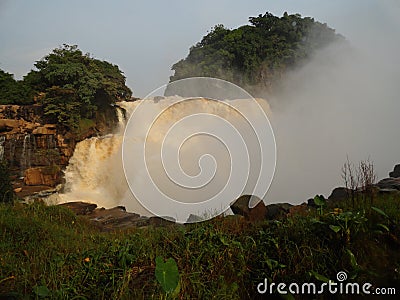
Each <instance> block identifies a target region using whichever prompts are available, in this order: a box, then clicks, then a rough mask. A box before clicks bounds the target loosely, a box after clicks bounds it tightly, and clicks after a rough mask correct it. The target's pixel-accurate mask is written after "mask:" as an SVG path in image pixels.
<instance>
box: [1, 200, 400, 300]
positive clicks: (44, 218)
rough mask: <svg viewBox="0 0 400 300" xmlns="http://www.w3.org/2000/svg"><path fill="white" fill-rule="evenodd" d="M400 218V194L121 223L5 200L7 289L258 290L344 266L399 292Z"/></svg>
mask: <svg viewBox="0 0 400 300" xmlns="http://www.w3.org/2000/svg"><path fill="white" fill-rule="evenodd" d="M372 207H373V208H372ZM399 225H400V197H399V196H398V194H394V195H393V194H392V195H387V196H383V195H381V196H376V197H375V199H374V202H373V204H372V205H371V203H370V202H369V201H359V202H358V203H357V202H356V204H355V205H354V206H353V205H350V203H346V202H341V203H336V204H335V205H334V206H332V205H331V207H329V205H328V206H326V207H324V209H323V211H322V210H315V209H311V210H308V211H305V212H304V211H303V212H302V213H299V214H293V215H290V216H288V217H287V218H284V219H281V220H275V221H265V222H260V223H248V222H246V221H244V220H243V219H242V218H237V217H227V218H215V219H213V220H211V221H207V222H203V223H198V224H191V225H185V226H183V225H176V226H166V227H147V228H137V229H132V230H129V231H123V232H114V233H101V232H99V231H98V230H97V229H96V228H95V227H94V226H93V225H92V224H91V223H90V222H89V221H87V220H85V219H83V218H81V217H78V216H75V215H74V214H73V213H72V212H70V211H69V210H67V209H65V208H62V207H58V206H45V205H43V204H38V203H36V204H32V205H26V204H15V205H6V204H0V299H41V298H47V299H143V298H144V299H168V298H176V299H254V298H257V297H258V296H259V295H258V294H257V285H258V283H259V282H261V281H263V280H264V278H267V279H268V282H276V283H279V282H284V283H287V284H289V283H291V282H298V283H304V282H315V283H316V284H321V283H322V282H323V281H326V280H327V279H332V280H336V274H337V273H338V272H339V271H345V272H346V273H347V275H348V281H351V282H359V283H364V282H370V283H372V284H373V286H377V287H397V291H396V292H397V293H400V288H398V287H399V286H400V274H399V272H400V271H399V270H400V251H399V249H400V227H399ZM158 256H161V257H162V258H165V259H167V258H172V259H173V260H175V261H176V263H177V266H178V271H179V285H178V288H177V290H176V293H175V294H173V293H170V294H165V293H164V291H163V289H162V287H161V285H160V284H159V282H158V281H157V280H156V276H155V268H156V262H155V261H156V257H158ZM297 297H299V296H296V298H297ZM300 297H301V296H300ZM322 297H323V298H325V296H324V295H322ZM326 298H330V299H332V296H331V295H326Z"/></svg>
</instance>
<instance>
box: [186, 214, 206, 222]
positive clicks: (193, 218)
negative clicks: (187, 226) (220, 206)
mask: <svg viewBox="0 0 400 300" xmlns="http://www.w3.org/2000/svg"><path fill="white" fill-rule="evenodd" d="M202 221H204V220H203V218H202V217H199V216H196V215H193V214H190V215H189V218H188V219H187V220H186V223H198V222H202Z"/></svg>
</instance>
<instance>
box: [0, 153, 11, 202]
mask: <svg viewBox="0 0 400 300" xmlns="http://www.w3.org/2000/svg"><path fill="white" fill-rule="evenodd" d="M13 201H14V191H13V188H12V185H11V181H10V173H9V170H8V165H7V161H6V160H3V159H0V203H1V202H3V203H12V202H13Z"/></svg>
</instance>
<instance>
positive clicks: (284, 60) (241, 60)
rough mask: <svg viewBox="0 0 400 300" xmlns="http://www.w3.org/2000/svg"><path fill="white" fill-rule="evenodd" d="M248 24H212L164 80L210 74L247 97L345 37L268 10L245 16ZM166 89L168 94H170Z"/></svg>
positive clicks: (308, 21) (269, 87) (260, 93)
mask: <svg viewBox="0 0 400 300" xmlns="http://www.w3.org/2000/svg"><path fill="white" fill-rule="evenodd" d="M249 22H250V25H244V26H241V27H239V28H236V29H228V28H226V27H225V26H224V25H222V24H219V25H216V26H215V27H214V28H213V29H212V30H211V31H210V32H209V33H208V34H207V35H205V36H204V37H203V38H202V40H201V41H200V42H198V43H197V44H196V45H194V46H192V47H191V48H190V52H189V54H188V56H187V57H186V58H185V59H182V60H180V61H179V62H177V63H175V64H174V65H173V66H172V70H173V71H174V75H173V76H171V77H170V82H173V81H176V80H179V79H184V78H189V77H196V76H198V77H203V76H204V77H215V78H220V79H224V80H226V81H230V82H232V83H235V84H237V85H239V86H240V87H242V88H244V89H246V90H248V91H249V92H250V93H251V94H252V95H253V96H263V95H265V92H266V91H267V92H271V90H272V89H273V87H274V85H275V84H277V83H278V82H279V80H281V79H282V77H283V76H284V75H285V73H286V72H287V71H290V70H293V69H294V68H296V67H299V66H300V65H301V64H303V63H305V62H306V61H307V60H308V59H310V58H311V57H312V55H313V54H314V53H315V52H316V51H317V50H320V49H322V48H324V47H326V46H328V45H330V44H332V43H334V42H342V43H344V42H345V41H346V40H345V38H344V37H343V36H342V35H340V34H337V33H336V32H335V30H334V29H332V28H330V27H329V26H328V25H327V24H322V23H320V22H318V21H315V20H314V19H313V18H311V17H302V16H301V15H299V14H292V15H289V14H287V13H284V14H283V16H282V17H277V16H274V15H272V14H271V13H266V14H264V15H261V14H260V15H259V16H257V17H250V18H249ZM171 93H172V92H171Z"/></svg>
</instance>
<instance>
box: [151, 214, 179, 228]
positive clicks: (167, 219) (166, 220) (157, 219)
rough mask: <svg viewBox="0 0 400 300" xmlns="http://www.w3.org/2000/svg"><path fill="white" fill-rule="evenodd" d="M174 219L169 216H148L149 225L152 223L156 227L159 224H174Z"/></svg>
mask: <svg viewBox="0 0 400 300" xmlns="http://www.w3.org/2000/svg"><path fill="white" fill-rule="evenodd" d="M175 222H176V220H175V219H174V218H171V217H157V216H156V217H150V218H149V225H153V226H156V227H160V226H167V225H174V224H176V223H175Z"/></svg>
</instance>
